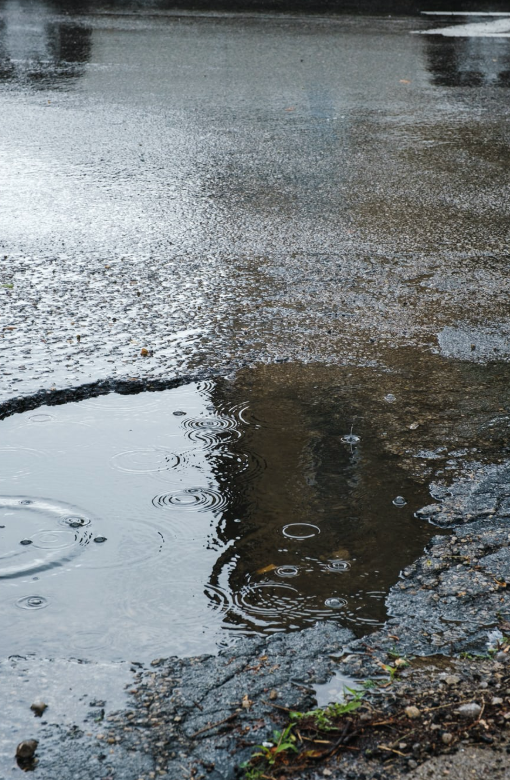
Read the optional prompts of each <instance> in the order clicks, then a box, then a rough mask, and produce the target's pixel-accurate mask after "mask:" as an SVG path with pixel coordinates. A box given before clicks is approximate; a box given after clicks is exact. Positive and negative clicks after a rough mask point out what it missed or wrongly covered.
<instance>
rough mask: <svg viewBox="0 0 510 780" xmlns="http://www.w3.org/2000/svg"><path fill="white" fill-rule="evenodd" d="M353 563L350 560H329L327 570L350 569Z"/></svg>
mask: <svg viewBox="0 0 510 780" xmlns="http://www.w3.org/2000/svg"><path fill="white" fill-rule="evenodd" d="M350 568H351V564H350V563H349V561H340V560H332V561H328V565H327V566H326V570H327V571H349V569H350Z"/></svg>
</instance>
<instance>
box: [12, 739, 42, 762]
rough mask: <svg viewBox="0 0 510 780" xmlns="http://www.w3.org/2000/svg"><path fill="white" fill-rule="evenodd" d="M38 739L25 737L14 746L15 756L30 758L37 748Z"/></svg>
mask: <svg viewBox="0 0 510 780" xmlns="http://www.w3.org/2000/svg"><path fill="white" fill-rule="evenodd" d="M38 744H39V743H38V741H37V740H36V739H25V740H23V742H20V743H19V745H18V747H17V748H16V758H24V759H27V758H32V756H33V755H34V753H35V751H36V750H37V745H38Z"/></svg>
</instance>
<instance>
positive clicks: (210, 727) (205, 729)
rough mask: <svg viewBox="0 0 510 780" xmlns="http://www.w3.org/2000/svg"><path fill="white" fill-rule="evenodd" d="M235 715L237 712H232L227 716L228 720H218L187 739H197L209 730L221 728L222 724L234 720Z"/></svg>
mask: <svg viewBox="0 0 510 780" xmlns="http://www.w3.org/2000/svg"><path fill="white" fill-rule="evenodd" d="M237 715H238V713H237V712H233V713H232V715H229V716H228V718H224V719H223V720H219V721H218V722H217V723H211V725H210V726H204V728H203V729H199V730H198V731H195V733H194V734H191V735H190V736H189V737H188V739H195V737H198V735H199V734H203V733H204V731H210V730H211V729H215V728H216V726H222V725H223V724H224V723H228V722H229V721H231V720H234V718H237Z"/></svg>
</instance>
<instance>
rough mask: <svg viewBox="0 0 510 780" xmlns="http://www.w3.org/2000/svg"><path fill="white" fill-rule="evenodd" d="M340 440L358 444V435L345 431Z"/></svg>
mask: <svg viewBox="0 0 510 780" xmlns="http://www.w3.org/2000/svg"><path fill="white" fill-rule="evenodd" d="M342 441H343V442H345V443H346V444H358V442H359V441H360V437H359V436H356V434H355V433H346V434H345V436H342Z"/></svg>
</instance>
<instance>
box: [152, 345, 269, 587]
mask: <svg viewBox="0 0 510 780" xmlns="http://www.w3.org/2000/svg"><path fill="white" fill-rule="evenodd" d="M142 352H143V350H142ZM277 568H278V567H277V566H276V565H275V564H274V563H270V564H268V565H267V566H263V567H262V569H257V571H256V572H255V573H256V574H266V573H267V572H268V571H274V570H275V569H277Z"/></svg>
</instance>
